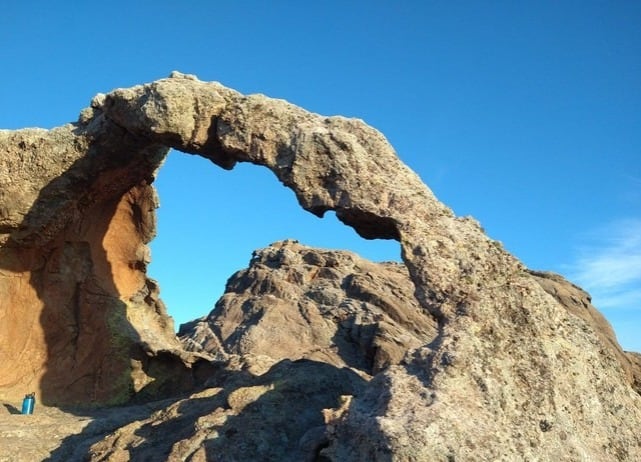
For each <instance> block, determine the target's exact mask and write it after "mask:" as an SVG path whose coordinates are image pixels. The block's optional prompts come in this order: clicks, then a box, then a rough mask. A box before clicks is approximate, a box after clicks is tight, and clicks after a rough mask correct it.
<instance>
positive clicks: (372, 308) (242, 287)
mask: <svg viewBox="0 0 641 462" xmlns="http://www.w3.org/2000/svg"><path fill="white" fill-rule="evenodd" d="M436 334H437V332H436V322H435V321H434V319H433V318H432V317H431V316H430V315H429V314H428V313H426V312H425V311H424V310H423V309H422V308H421V306H420V305H419V304H418V302H417V301H416V299H415V298H414V286H413V285H412V282H411V280H410V278H409V274H408V272H407V269H406V268H405V267H404V266H403V265H401V264H398V263H392V262H390V263H372V262H370V261H367V260H365V259H363V258H360V257H358V256H357V255H354V254H352V253H349V252H339V251H331V250H318V249H313V248H309V247H306V246H303V245H300V244H298V243H297V242H293V241H284V242H279V243H275V244H273V245H272V246H270V247H268V248H266V249H262V250H259V251H256V252H254V255H253V258H252V260H251V264H250V267H249V268H247V269H246V270H242V271H239V272H238V273H236V274H235V275H233V276H232V277H231V278H230V279H229V281H228V282H227V287H226V290H225V294H224V295H223V296H222V297H221V298H220V300H219V301H218V303H217V304H216V307H215V308H214V310H213V311H212V312H211V313H210V314H209V316H208V317H207V318H205V319H202V320H199V321H198V322H196V323H190V324H187V325H183V326H181V330H180V332H179V335H180V336H181V339H182V340H183V342H184V343H185V344H186V348H187V349H195V350H196V351H203V350H204V351H205V352H206V353H208V354H210V355H212V356H215V355H217V354H218V355H220V354H221V353H223V354H224V355H226V356H227V357H228V356H229V355H240V356H246V355H264V356H268V357H269V358H270V359H271V360H272V361H274V362H276V361H280V360H282V359H290V360H297V359H310V360H315V361H321V362H324V363H328V364H331V365H334V366H337V367H352V368H354V369H357V370H359V371H360V372H362V373H366V374H368V375H372V374H376V373H378V372H380V371H382V370H383V369H385V368H386V367H387V366H389V365H391V364H398V363H400V362H401V361H402V360H403V358H405V356H406V355H407V354H408V352H410V351H412V350H414V349H416V348H418V347H420V346H422V345H425V344H428V343H431V342H432V341H433V340H434V338H435V337H436Z"/></svg>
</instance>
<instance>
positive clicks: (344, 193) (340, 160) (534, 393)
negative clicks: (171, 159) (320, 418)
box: [0, 74, 641, 461]
mask: <svg viewBox="0 0 641 462" xmlns="http://www.w3.org/2000/svg"><path fill="white" fill-rule="evenodd" d="M38 140H39V141H38ZM0 143H1V144H0V146H2V147H1V148H0V149H2V150H3V153H5V152H6V154H3V156H2V159H1V160H0V167H1V168H2V170H0V184H1V191H2V195H1V196H0V232H2V241H1V242H2V254H1V255H2V256H1V260H0V263H1V265H0V271H1V273H0V277H1V278H2V279H1V282H0V284H1V286H0V287H1V289H0V290H1V291H2V292H1V293H2V295H3V297H2V299H3V300H2V301H1V302H0V303H1V305H0V310H1V311H0V314H1V315H2V316H3V317H4V318H6V319H8V320H10V321H9V322H8V323H5V325H3V326H2V327H1V328H2V329H5V330H4V331H3V332H2V339H3V340H2V341H5V339H10V340H8V341H7V342H6V345H7V349H6V350H5V349H3V350H2V354H3V355H4V356H3V357H2V358H1V359H2V366H1V367H2V368H3V371H7V372H8V373H7V375H6V377H5V376H3V377H2V379H1V380H4V382H3V383H0V386H2V389H3V390H5V393H7V394H11V393H13V394H16V393H18V389H22V388H24V387H25V386H31V387H39V389H40V390H41V392H42V393H43V395H45V396H46V395H49V396H51V399H54V397H55V399H65V400H67V399H82V400H87V401H88V400H91V399H96V400H98V401H108V400H112V399H116V400H117V399H118V398H117V397H118V396H123V394H124V395H125V396H131V395H132V394H133V393H134V392H135V391H137V390H150V389H149V387H153V386H157V387H161V388H162V386H163V385H160V384H166V383H167V377H179V378H180V379H179V381H180V382H181V383H182V382H183V381H187V382H188V381H189V380H188V377H189V368H190V367H191V366H192V365H193V364H195V362H194V361H195V360H194V359H193V356H190V355H189V354H188V353H186V352H184V351H183V350H180V349H179V347H178V344H177V343H176V340H175V339H174V338H173V337H172V335H171V332H170V331H171V329H170V326H169V324H168V321H167V317H166V315H165V313H164V311H163V309H162V305H161V304H160V302H158V299H157V296H156V289H155V286H154V284H153V283H152V282H150V281H148V280H147V279H146V277H145V274H144V270H145V262H146V258H147V257H146V250H145V249H146V248H145V247H144V245H145V244H146V242H148V240H149V239H150V237H151V236H152V235H153V231H152V228H153V226H152V223H153V219H152V218H150V216H149V214H151V213H153V212H152V211H151V210H150V209H153V200H152V199H151V198H152V197H153V194H152V193H151V192H149V190H148V188H149V186H148V185H149V183H150V182H151V181H152V179H153V173H154V172H155V170H156V169H157V168H158V166H159V165H160V163H161V162H162V158H163V157H164V155H165V154H166V151H167V148H169V147H171V148H175V149H178V150H180V151H184V152H188V153H192V154H198V155H201V156H203V157H205V158H208V159H210V160H212V162H214V163H215V164H217V165H219V166H221V167H223V168H226V169H230V168H233V166H234V165H235V164H236V163H237V162H251V163H253V164H256V165H261V166H264V167H267V168H269V169H270V170H271V171H272V172H273V173H274V174H275V175H276V177H277V178H278V179H279V180H280V181H281V182H282V183H283V184H285V185H286V186H288V187H289V188H291V189H292V190H293V191H294V192H295V193H296V197H297V199H298V202H299V203H300V205H301V206H302V207H303V208H304V209H306V210H308V211H310V212H312V213H314V214H316V215H318V216H322V215H323V213H324V212H326V211H328V210H334V211H335V212H336V215H337V217H338V218H339V219H340V220H341V221H343V222H344V223H345V224H347V225H349V226H352V227H353V228H354V229H355V230H356V231H357V232H358V233H359V234H360V235H361V236H363V237H365V238H385V239H395V240H397V241H399V244H400V250H401V255H402V259H403V262H404V264H405V266H406V268H407V271H408V277H409V278H410V280H411V281H412V283H413V285H414V297H415V302H414V303H418V305H420V307H421V309H422V310H423V312H424V315H425V316H429V318H431V319H430V320H429V321H425V322H426V325H429V324H430V322H431V323H433V324H434V326H435V330H434V335H433V336H432V337H430V339H429V340H428V339H427V338H426V337H421V341H424V342H425V343H424V344H423V345H420V346H418V347H417V348H414V346H412V349H411V351H412V352H411V354H410V355H409V357H408V358H405V359H403V360H402V361H400V362H397V361H393V362H389V363H387V364H386V363H381V364H380V367H378V366H376V367H375V364H374V362H373V363H372V365H371V369H370V372H372V373H375V374H376V375H375V376H374V377H373V378H372V379H371V381H369V382H368V383H367V384H366V385H363V387H362V388H361V387H360V385H359V387H356V388H358V390H357V391H355V392H354V394H355V396H354V398H353V399H351V400H347V401H345V403H344V406H342V407H340V408H339V409H338V410H337V411H336V412H334V413H328V414H327V415H326V418H325V419H324V425H326V427H325V430H324V432H325V437H324V438H326V439H325V440H324V443H323V444H322V445H321V447H319V449H318V451H319V454H320V455H322V456H323V457H325V458H328V459H330V460H337V461H350V460H459V459H460V460H501V459H502V460H526V459H527V460H530V459H531V460H636V459H641V436H639V432H638V427H639V424H640V423H641V397H640V396H639V394H638V393H637V392H636V391H635V390H634V388H633V386H632V384H633V383H635V380H638V379H634V378H633V377H634V373H633V372H631V371H633V369H632V368H633V365H634V364H635V363H634V362H629V363H626V361H627V358H629V357H628V356H625V355H623V354H622V353H621V352H620V348H619V347H618V344H617V343H616V341H614V339H613V338H612V336H611V334H609V333H606V334H604V333H603V332H601V331H599V325H598V324H599V323H595V322H593V321H594V318H592V319H590V318H589V317H586V316H581V315H580V314H579V315H577V312H574V311H573V310H572V309H568V307H567V306H566V305H564V301H563V298H562V297H560V296H559V294H558V293H555V292H554V289H553V288H551V287H550V284H548V283H547V281H546V278H545V276H542V275H540V274H533V273H532V272H529V271H528V270H527V269H526V268H525V267H524V266H523V265H522V264H521V263H520V262H519V261H518V260H517V259H515V258H514V257H513V256H511V255H510V254H508V253H507V252H506V251H505V250H504V249H503V248H502V247H501V245H500V244H499V243H497V242H496V241H493V240H492V239H490V238H488V237H487V236H486V235H485V233H484V232H483V230H482V229H481V228H480V226H479V225H478V224H477V223H476V222H475V221H474V220H473V219H470V218H458V217H455V216H454V215H453V213H452V212H451V211H450V210H449V209H448V208H447V207H446V206H444V205H443V204H441V203H440V202H439V201H438V200H437V199H436V198H435V197H434V195H433V194H432V193H431V191H430V190H429V189H428V188H427V186H425V185H424V184H423V183H422V182H421V180H420V179H419V178H418V176H417V175H416V174H414V173H413V172H412V171H410V170H409V169H408V168H407V167H406V166H405V165H404V164H403V163H402V162H401V161H400V160H399V159H398V157H397V156H396V154H395V152H394V150H393V148H392V147H391V146H390V145H389V143H388V142H387V141H386V140H385V138H384V137H383V135H381V134H380V133H379V132H377V131H376V130H375V129H373V128H371V127H369V126H367V125H366V124H364V123H363V122H362V121H360V120H355V119H345V118H342V117H323V116H320V115H316V114H312V113H309V112H307V111H304V110H303V109H300V108H298V107H295V106H293V105H291V104H289V103H287V102H285V101H282V100H274V99H270V98H267V97H265V96H262V95H250V96H245V95H241V94H239V93H237V92H235V91H233V90H230V89H227V88H225V87H223V86H222V85H220V84H217V83H204V82H200V81H198V80H197V79H196V78H194V77H190V76H184V75H181V74H174V75H172V77H171V78H168V79H164V80H159V81H157V82H153V83H151V84H147V85H142V86H136V87H133V88H129V89H121V90H115V91H113V92H111V93H109V94H108V95H101V96H99V97H96V98H95V99H94V101H93V102H92V106H91V108H89V109H87V110H85V111H83V112H82V113H81V117H80V120H79V121H78V122H77V123H76V124H74V125H69V126H66V127H62V128H59V129H55V130H52V131H49V132H41V131H35V132H34V131H18V132H3V133H2V134H1V135H0ZM212 239H214V237H212ZM548 279H549V278H548ZM312 300H313V299H312ZM214 325H215V323H214ZM8 326H11V327H8ZM221 331H222V327H221ZM88 338H92V339H94V342H92V343H91V342H88V341H86V340H85V339H88ZM248 338H249V337H248ZM220 340H221V343H222V344H223V345H222V346H224V347H225V348H231V344H230V343H229V342H230V340H229V336H227V337H225V336H224V335H223V336H222V337H221V338H220ZM251 341H252V342H254V343H258V344H263V345H267V344H266V343H265V339H264V336H262V337H261V336H257V337H254V338H251ZM90 343H91V344H90ZM3 347H4V344H3ZM266 347H267V346H266ZM87 348H89V350H87ZM234 348H235V347H234ZM632 359H636V358H635V357H632ZM154 361H155V362H154ZM393 363H395V364H393ZM636 364H638V362H637V363H636ZM160 365H163V367H164V369H162V368H161V366H160ZM152 366H153V367H152ZM160 369H162V371H161V372H158V371H159V370H160ZM0 372H2V371H0ZM106 376H109V377H110V379H109V382H108V383H107V381H106V379H105V377H106ZM637 377H638V376H637ZM114 378H117V380H116V379H114ZM636 383H637V384H638V381H637V382H636ZM154 384H156V385H154ZM170 385H171V386H169V385H166V387H167V389H169V388H172V387H173V388H175V387H177V385H176V384H170ZM73 387H79V389H78V390H75V389H74V388H73ZM68 389H71V390H73V391H71V392H67V391H66V390H68ZM65 393H68V394H65ZM92 393H93V395H94V396H95V398H93V397H92V396H91V394H92ZM203 444H205V443H203Z"/></svg>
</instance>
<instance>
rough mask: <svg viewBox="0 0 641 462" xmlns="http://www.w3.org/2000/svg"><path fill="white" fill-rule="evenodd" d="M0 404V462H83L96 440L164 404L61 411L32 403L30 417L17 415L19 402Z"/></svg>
mask: <svg viewBox="0 0 641 462" xmlns="http://www.w3.org/2000/svg"><path fill="white" fill-rule="evenodd" d="M0 404H1V405H0V461H1V462H35V461H45V460H47V461H51V462H54V461H60V462H63V461H74V460H83V458H84V457H85V455H86V454H87V453H88V450H89V447H90V446H91V445H92V444H94V443H95V442H96V441H98V440H100V439H102V438H104V437H105V436H106V435H107V434H109V433H111V432H113V431H114V430H116V429H117V428H119V427H121V426H123V425H125V424H127V423H129V422H131V421H133V420H136V419H142V418H145V417H148V416H149V415H150V414H151V413H153V412H154V410H157V409H160V408H162V407H164V406H166V405H167V404H168V403H167V402H162V401H161V402H156V403H152V404H145V405H134V406H126V407H118V408H106V409H95V410H82V409H76V410H73V409H65V410H63V409H60V408H56V407H49V406H42V405H41V404H39V403H36V407H35V412H34V413H33V414H32V415H22V414H20V407H21V404H22V403H17V402H16V403H9V402H2V403H0Z"/></svg>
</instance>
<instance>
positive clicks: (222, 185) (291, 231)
mask: <svg viewBox="0 0 641 462" xmlns="http://www.w3.org/2000/svg"><path fill="white" fill-rule="evenodd" d="M154 186H155V187H156V190H157V192H158V196H159V208H158V209H157V210H156V214H157V232H156V237H155V238H154V239H153V240H152V241H151V242H150V243H149V246H150V247H151V262H150V264H149V266H148V268H147V275H148V276H149V277H151V278H152V279H155V280H157V281H158V283H159V285H160V297H161V299H162V300H163V302H164V303H165V305H166V307H167V310H168V313H169V315H170V316H172V317H173V318H174V321H175V328H176V329H178V327H179V326H180V325H181V324H184V323H186V322H189V321H192V320H194V319H197V318H200V317H203V316H206V315H207V314H208V313H209V312H210V311H211V310H212V308H213V307H214V304H215V303H216V301H217V300H218V298H219V297H220V296H221V295H222V294H223V291H224V288H225V283H226V281H227V279H228V278H229V277H230V276H232V274H234V273H235V272H236V271H238V270H240V269H243V268H245V267H247V264H248V262H249V261H250V259H251V255H252V252H253V251H255V250H257V249H260V248H263V247H266V246H268V245H269V244H271V243H273V242H276V241H280V240H285V239H295V240H298V241H300V242H301V243H302V244H304V245H308V246H310V247H317V248H324V249H335V250H347V251H351V252H354V253H356V254H358V255H360V256H361V257H364V258H367V259H369V260H372V261H395V262H400V261H401V259H400V245H399V243H398V242H397V241H394V240H384V239H373V240H372V239H364V238H363V237H361V236H359V235H358V234H357V233H356V232H355V231H354V230H353V229H350V227H349V226H346V224H345V223H342V222H341V221H340V220H339V219H338V218H337V216H336V213H334V212H333V211H329V212H328V213H325V214H324V217H323V218H322V219H319V218H318V217H317V216H314V215H313V214H312V213H309V212H307V211H305V210H303V209H302V208H301V207H300V205H299V204H298V203H297V201H296V198H295V196H294V194H293V192H292V191H291V190H290V189H289V188H287V187H285V186H283V185H282V184H280V183H279V182H278V181H277V179H276V178H275V177H274V175H273V174H272V173H271V172H270V171H269V170H268V169H265V168H260V167H258V166H254V165H251V164H248V163H239V164H237V165H236V166H235V167H234V169H233V170H231V171H227V170H223V169H221V168H219V167H217V166H216V165H212V164H211V162H209V161H208V160H207V159H205V158H203V157H200V156H193V155H189V154H185V153H182V152H179V151H175V150H171V151H170V153H169V155H168V156H167V159H166V160H165V162H164V164H163V165H162V167H161V168H160V169H159V171H158V174H157V178H156V180H155V182H154Z"/></svg>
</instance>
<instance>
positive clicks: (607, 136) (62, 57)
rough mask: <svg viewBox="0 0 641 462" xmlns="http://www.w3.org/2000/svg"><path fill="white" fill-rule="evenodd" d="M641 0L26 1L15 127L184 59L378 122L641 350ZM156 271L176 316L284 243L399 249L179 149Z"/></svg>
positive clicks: (162, 216)
mask: <svg viewBox="0 0 641 462" xmlns="http://www.w3.org/2000/svg"><path fill="white" fill-rule="evenodd" d="M639 24H641V2H635V1H612V2H605V1H598V2H597V1H560V2H559V1H554V2H552V1H537V2H534V1H532V2H527V1H526V2H503V1H497V2H476V1H475V2H465V1H462V2H449V1H443V2H430V1H404V2H400V1H399V2H392V1H387V2H383V1H367V2H365V1H355V2H348V1H342V2H339V1H324V2H304V1H270V2H267V1H236V2H233V1H231V2H217V1H191V2H189V1H181V2H178V1H175V2H169V1H153V2H152V1H138V2H136V1H130V2H124V1H111V2H72V1H70V0H69V1H66V2H65V1H61V2H56V4H55V7H54V6H53V3H51V2H48V1H30V0H23V1H11V0H10V1H7V2H3V5H2V14H1V15H0V62H2V63H3V69H4V71H3V73H2V76H1V77H0V83H1V85H0V102H1V107H2V111H0V127H1V128H21V127H27V126H41V127H45V128H49V127H53V126H56V125H61V124H63V123H65V122H67V121H74V120H76V118H77V114H78V112H79V111H80V109H81V108H83V107H85V106H87V105H88V104H89V101H90V100H91V97H92V96H93V95H94V94H96V93H98V92H107V91H109V90H111V89H113V88H117V87H126V86H131V85H134V84H138V83H143V82H147V81H151V80H155V79H158V78H162V77H166V76H168V75H169V73H170V72H171V71H172V70H180V71H182V72H185V73H193V74H196V75H197V76H198V77H199V78H200V79H201V80H217V81H220V82H221V83H223V84H225V85H227V86H230V87H233V88H235V89H237V90H239V91H241V92H244V93H255V92H259V93H264V94H266V95H269V96H273V97H278V98H284V99H287V100H288V101H290V102H292V103H294V104H297V105H300V106H303V107H305V108H306V109H309V110H311V111H313V112H317V113H321V114H325V115H334V114H341V115H346V116H353V117H359V118H361V119H364V120H365V121H366V122H367V123H369V124H370V125H373V126H374V127H376V128H378V129H379V130H380V131H382V132H383V133H384V134H385V135H386V136H387V138H388V139H389V140H390V142H391V143H392V144H393V145H394V147H395V148H396V150H397V152H398V154H399V156H400V157H401V159H402V160H403V161H404V162H405V163H407V164H408V165H409V166H410V167H411V168H413V169H414V170H415V171H416V172H417V173H418V174H419V175H420V176H421V178H423V180H424V181H425V182H426V183H427V184H428V186H430V187H431V188H432V189H433V191H434V192H435V193H436V195H437V196H438V197H439V198H440V199H441V200H442V201H443V202H445V203H446V204H447V205H449V206H450V207H452V208H453V209H454V211H455V212H456V213H457V214H459V215H472V216H474V217H475V218H477V219H478V220H479V221H480V222H481V224H482V225H483V226H484V227H485V229H486V230H487V232H488V234H489V235H490V236H491V237H492V238H494V239H497V240H500V241H502V242H503V243H504V245H505V247H506V248H507V249H508V250H510V251H511V252H512V253H514V254H515V255H516V256H517V257H519V258H520V259H521V260H522V261H523V262H524V263H525V264H526V265H528V266H529V267H531V268H535V269H542V270H551V271H556V272H559V273H561V274H563V275H565V276H567V277H569V278H570V279H571V280H573V281H574V282H576V283H578V284H579V285H581V286H582V287H584V288H585V289H586V290H588V291H589V292H590V293H591V294H592V295H593V301H594V303H595V304H596V306H597V307H599V308H600V309H601V310H602V311H603V312H604V314H605V315H606V316H607V318H608V319H609V320H610V322H611V323H612V324H613V325H614V327H615V330H616V332H617V335H618V337H619V340H620V342H621V343H622V345H623V346H624V348H627V349H632V350H636V351H641V336H640V335H639V332H640V327H641V238H640V236H641V27H639ZM156 185H157V187H158V189H159V194H160V199H161V208H160V209H159V211H158V214H159V232H158V237H157V238H156V239H155V240H154V242H153V243H152V252H153V259H154V261H153V263H152V265H151V266H150V268H149V273H150V275H151V277H154V278H156V279H158V280H159V282H160V285H161V289H162V290H161V296H162V298H163V299H164V300H165V302H166V304H167V306H168V309H169V311H170V313H171V314H172V316H173V317H174V318H175V320H176V324H180V323H182V322H186V321H188V320H190V319H193V318H196V317H199V316H202V315H204V314H206V313H208V312H209V310H210V309H211V308H212V307H213V304H214V303H215V301H216V299H217V298H218V296H219V295H220V294H221V293H222V290H223V286H224V283H225V281H226V279H227V278H228V277H229V276H230V275H231V274H232V273H233V272H234V271H236V270H238V269H241V268H243V267H245V266H246V265H247V263H248V261H249V259H250V256H251V252H252V251H253V250H254V249H257V248H260V247H264V246H266V245H268V244H269V243H271V242H274V241H276V240H279V239H284V238H295V239H298V240H300V241H301V242H303V243H305V244H309V245H314V246H321V247H330V248H343V249H350V250H353V251H356V252H358V253H360V254H362V255H364V256H366V257H368V258H371V259H374V260H385V259H398V258H399V248H398V245H397V244H396V243H395V242H390V241H364V240H362V239H360V238H358V236H356V234H355V233H354V232H353V231H352V230H351V229H348V228H346V227H344V226H343V225H341V224H340V223H338V222H337V220H336V219H335V218H334V217H333V216H330V215H329V214H328V216H327V217H326V218H324V219H323V220H319V219H318V218H316V217H314V216H312V215H310V214H308V213H306V212H303V211H302V210H301V209H300V208H299V207H298V205H297V204H296V201H295V199H294V195H293V193H292V192H291V191H289V190H287V189H285V188H284V187H283V186H282V185H280V184H279V183H278V182H277V181H276V180H275V178H273V176H272V174H271V173H269V172H268V171H263V170H261V169H259V168H257V167H254V166H247V165H240V166H238V167H237V168H236V169H234V170H233V171H231V172H227V171H223V170H221V169H219V168H218V167H216V166H214V165H213V164H211V163H209V162H208V161H205V160H203V159H200V158H197V157H193V156H189V155H184V154H180V153H172V154H170V156H169V158H168V160H167V162H166V164H165V165H164V166H163V168H162V169H161V170H160V172H159V176H158V180H157V183H156Z"/></svg>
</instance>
